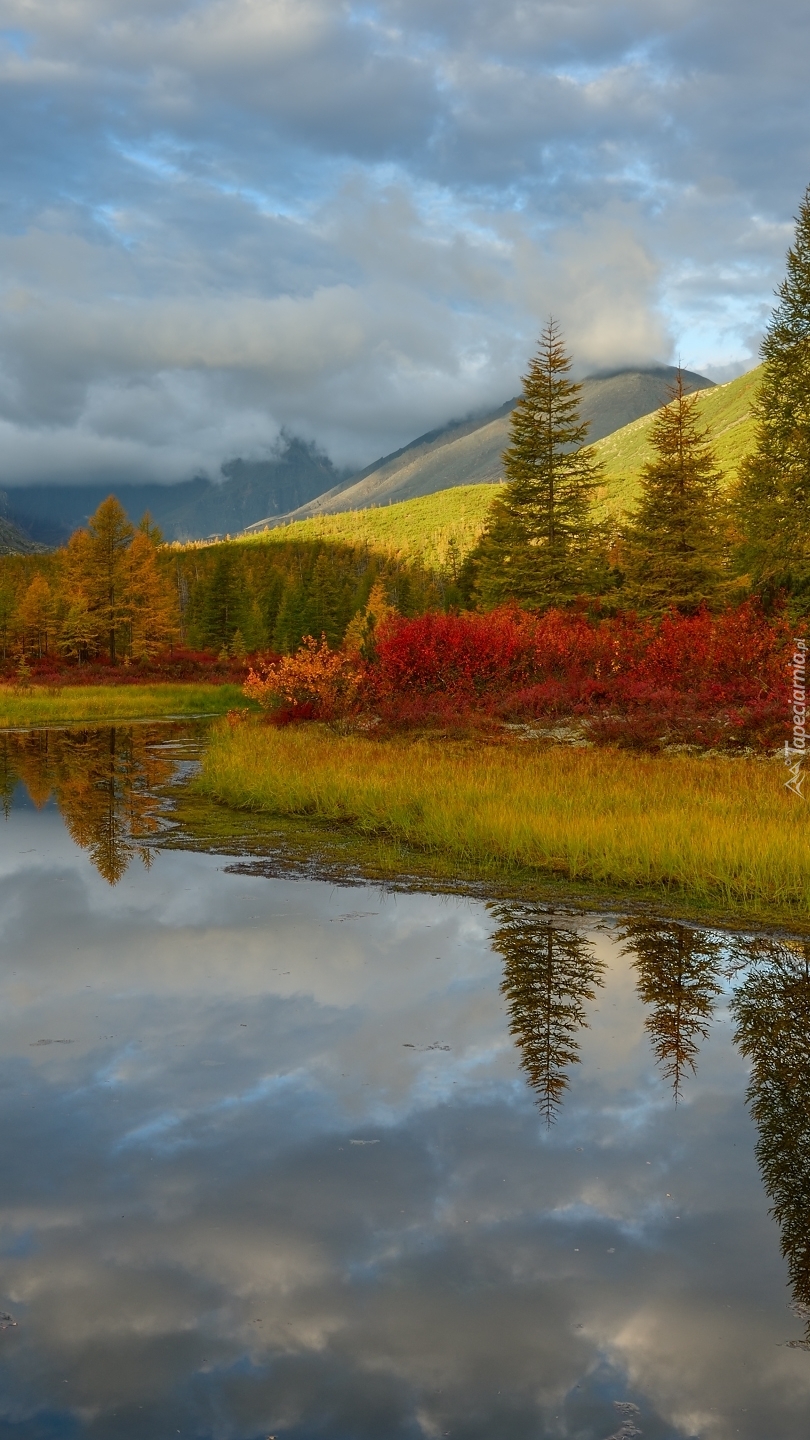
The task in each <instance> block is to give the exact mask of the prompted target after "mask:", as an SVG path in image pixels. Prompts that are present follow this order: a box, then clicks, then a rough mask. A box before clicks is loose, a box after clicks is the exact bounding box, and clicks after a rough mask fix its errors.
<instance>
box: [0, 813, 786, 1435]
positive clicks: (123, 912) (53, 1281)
mask: <svg viewBox="0 0 810 1440" xmlns="http://www.w3.org/2000/svg"><path fill="white" fill-rule="evenodd" d="M34 827H35V828H34ZM32 835H36V836H37V837H39V836H41V837H42V843H41V849H40V855H39V856H38V857H36V863H37V865H38V866H39V867H40V868H39V870H38V872H37V873H36V874H35V875H34V876H31V875H30V874H27V866H28V865H29V863H30V862H31V861H32V860H33V859H34V858H35V857H32V856H27V857H26V856H17V855H16V849H17V848H18V849H19V850H25V849H27V848H28V840H29V839H30V837H31V836H32ZM2 839H3V842H4V848H3V856H2V864H0V874H2V875H3V876H5V877H6V879H5V880H4V882H3V886H4V888H3V890H2V893H1V894H0V901H2V903H3V907H4V908H3V911H2V913H3V916H4V927H5V928H4V962H3V968H2V971H0V1002H1V1003H0V1147H2V1150H1V1152H0V1153H2V1154H3V1156H4V1178H3V1187H2V1208H1V1209H0V1251H2V1253H3V1256H4V1259H3V1272H2V1273H3V1281H2V1286H3V1289H2V1292H0V1309H8V1310H10V1311H11V1312H12V1313H14V1314H15V1318H17V1319H18V1321H19V1324H18V1328H17V1329H16V1330H13V1331H8V1332H4V1334H3V1336H2V1337H0V1340H2V1345H1V1346H0V1367H3V1366H5V1369H1V1368H0V1395H2V1396H3V1399H2V1401H0V1414H2V1415H3V1416H4V1417H6V1418H7V1423H8V1421H9V1420H10V1417H12V1416H13V1417H14V1419H15V1423H17V1424H19V1425H23V1426H25V1425H28V1426H29V1428H31V1427H32V1426H35V1425H39V1424H40V1420H39V1419H37V1420H36V1421H35V1420H34V1418H33V1417H35V1416H42V1415H43V1414H44V1413H45V1411H46V1409H48V1408H49V1407H50V1409H51V1411H52V1412H53V1413H55V1414H57V1415H59V1416H63V1415H64V1414H65V1412H66V1411H70V1412H71V1413H72V1414H73V1415H74V1416H76V1417H78V1418H77V1421H76V1424H77V1427H78V1429H79V1432H80V1433H88V1434H90V1433H92V1434H93V1435H94V1436H96V1435H98V1436H105V1437H106V1436H110V1437H118V1436H120V1435H121V1434H122V1433H132V1434H134V1435H137V1436H140V1435H143V1436H144V1437H146V1436H149V1437H150V1440H151V1436H153V1435H156V1434H164V1433H166V1434H172V1433H174V1431H175V1430H177V1429H180V1430H181V1433H196V1432H197V1431H199V1433H217V1434H222V1435H227V1436H231V1435H232V1436H236V1437H238V1436H245V1437H250V1436H253V1435H255V1434H257V1433H260V1432H262V1427H266V1428H265V1429H264V1430H263V1433H264V1434H272V1433H277V1432H279V1431H281V1432H282V1433H287V1434H290V1435H294V1436H300V1437H301V1440H303V1437H304V1436H306V1437H310V1436H311V1435H312V1434H314V1433H324V1434H341V1433H347V1434H352V1435H353V1436H358V1437H363V1440H365V1437H368V1440H379V1436H380V1435H386V1436H389V1435H390V1436H397V1435H400V1434H401V1435H403V1436H405V1435H410V1434H414V1433H423V1434H425V1435H434V1434H436V1435H439V1434H444V1433H445V1432H446V1431H447V1430H451V1432H452V1433H456V1434H457V1433H461V1434H463V1435H464V1436H469V1437H474V1440H478V1437H480V1440H485V1437H486V1440H490V1437H491V1436H492V1435H497V1434H504V1435H509V1436H510V1440H511V1437H512V1436H516V1437H524V1436H525V1437H526V1440H529V1437H530V1436H531V1437H534V1436H536V1435H537V1434H538V1433H548V1434H560V1435H564V1434H566V1433H569V1434H572V1435H573V1434H576V1435H577V1436H584V1437H587V1440H604V1436H606V1435H608V1434H613V1433H614V1432H615V1431H616V1430H617V1428H618V1425H619V1421H618V1420H617V1412H616V1411H615V1410H614V1408H613V1401H614V1400H619V1401H623V1402H624V1401H627V1402H628V1403H629V1402H632V1403H636V1404H638V1405H639V1406H640V1408H641V1418H640V1420H639V1428H640V1429H642V1430H643V1431H644V1433H645V1434H648V1435H652V1436H655V1435H660V1436H662V1437H663V1436H664V1435H667V1436H668V1435H670V1434H672V1435H679V1436H684V1437H685V1436H687V1435H690V1434H693V1433H695V1430H694V1428H692V1429H691V1430H690V1428H689V1426H690V1425H692V1426H693V1427H694V1425H695V1424H696V1423H697V1420H698V1419H700V1425H701V1426H702V1429H701V1431H700V1432H699V1433H706V1434H707V1435H711V1436H714V1435H715V1434H716V1435H717V1436H718V1440H721V1437H722V1440H725V1436H726V1434H729V1435H731V1434H733V1433H734V1432H735V1429H739V1431H740V1434H741V1435H742V1436H743V1437H748V1440H754V1437H757V1440H759V1436H760V1435H761V1434H771V1433H775V1432H776V1433H779V1435H780V1440H781V1437H782V1436H784V1437H785V1440H799V1437H800V1436H802V1435H803V1433H804V1418H805V1415H806V1404H807V1399H808V1388H810V1387H808V1383H807V1380H806V1373H807V1372H806V1357H803V1356H802V1355H800V1354H797V1353H796V1352H792V1351H789V1350H785V1349H779V1348H777V1345H776V1344H775V1343H774V1342H775V1341H776V1342H778V1341H780V1340H782V1339H783V1338H785V1337H786V1336H787V1335H788V1334H789V1333H791V1332H790V1326H791V1324H792V1323H793V1322H792V1321H791V1318H790V1317H789V1315H788V1314H787V1312H786V1311H785V1309H784V1295H783V1289H782V1287H783V1278H784V1277H783V1267H782V1265H781V1262H780V1260H779V1254H778V1238H777V1236H776V1234H775V1232H774V1228H773V1226H772V1225H771V1224H770V1222H769V1221H768V1219H767V1215H766V1203H765V1200H764V1197H763V1195H762V1192H761V1188H760V1185H759V1180H758V1177H757V1172H756V1166H755V1163H754V1160H753V1155H752V1144H753V1140H752V1132H751V1127H750V1123H749V1121H748V1119H747V1117H746V1115H745V1111H744V1108H743V1105H742V1089H743V1083H742V1067H741V1066H740V1065H739V1062H737V1061H736V1060H735V1059H734V1056H733V1053H732V1052H731V1050H730V1046H729V1039H728V1027H727V1025H725V1024H724V1023H723V1022H721V1021H718V1025H717V1028H716V1031H715V1033H714V1034H713V1035H712V1037H711V1039H710V1040H709V1042H707V1044H706V1047H705V1049H704V1052H703V1054H702V1055H701V1060H700V1065H699V1068H698V1074H697V1077H696V1078H695V1080H694V1081H693V1082H690V1085H689V1087H688V1093H687V1094H686V1095H685V1098H684V1103H683V1105H682V1106H681V1107H680V1108H679V1111H678V1113H677V1114H676V1113H675V1112H674V1111H673V1108H672V1106H671V1104H670V1103H669V1101H668V1099H667V1096H666V1091H665V1089H664V1087H663V1085H662V1083H661V1081H660V1079H659V1077H658V1076H657V1075H656V1070H655V1064H654V1057H653V1056H652V1054H651V1052H650V1049H649V1045H648V1041H647V1037H646V1036H645V1034H644V1028H643V1026H644V1012H643V1010H642V1007H641V1006H640V1004H639V1002H638V998H637V996H636V994H635V989H634V983H633V976H632V973H631V971H630V970H629V966H628V964H627V961H620V960H619V959H618V958H617V947H616V945H615V944H614V943H613V941H612V939H611V937H610V936H609V935H607V934H602V933H596V934H594V935H593V936H592V939H593V941H594V944H595V946H596V948H597V950H598V953H599V955H600V956H601V957H602V958H604V959H605V960H606V961H608V962H609V963H610V964H611V967H612V968H611V971H610V974H609V976H608V977H607V983H606V986H605V989H604V990H603V991H600V993H599V998H598V1000H597V1001H596V1002H595V1006H596V1008H595V1010H594V1013H593V1014H592V1015H591V1016H590V1028H589V1029H588V1030H587V1031H585V1032H583V1042H582V1063H581V1064H580V1065H579V1066H577V1067H575V1072H574V1073H573V1074H572V1080H571V1088H570V1091H569V1093H568V1097H567V1099H566V1102H565V1106H564V1109H563V1112H562V1116H561V1119H560V1122H559V1124H558V1125H557V1127H556V1128H555V1129H554V1130H553V1131H552V1132H551V1133H550V1134H549V1133H548V1132H546V1130H545V1127H544V1126H543V1125H542V1123H541V1121H540V1117H539V1116H538V1115H537V1112H536V1110H535V1108H534V1106H533V1102H532V1097H531V1094H530V1092H529V1091H528V1090H527V1088H526V1087H525V1084H524V1082H523V1080H522V1078H521V1076H520V1070H519V1064H518V1057H517V1056H516V1054H515V1052H514V1049H513V1048H512V1046H511V1044H510V1043H508V1039H507V1023H506V1014H505V1010H504V1006H503V1002H502V1000H501V998H500V996H499V993H498V985H499V981H500V974H501V971H500V964H499V961H498V959H497V957H495V956H493V955H492V953H491V952H490V950H489V948H488V943H487V933H488V924H489V922H488V920H487V917H486V915H485V913H484V911H483V910H482V909H480V908H479V907H478V906H477V905H475V904H473V903H471V902H468V901H463V900H459V901H456V900H436V899H432V898H430V897H426V896H419V895H414V896H401V895H400V896H382V895H377V894H375V895H374V898H373V901H372V900H371V899H369V900H368V902H364V903H358V893H359V892H357V891H356V890H354V891H351V892H348V893H347V892H343V893H341V892H340V891H339V890H337V889H335V888H334V887H331V886H328V885H310V884H302V883H296V882H279V881H273V882H268V881H264V880H257V879H252V878H248V877H243V876H237V875H227V874H223V873H222V870H221V864H222V862H221V861H218V860H217V859H216V858H215V857H208V856H193V855H184V854H178V853H171V854H167V855H163V856H161V857H160V858H159V859H158V861H157V862H156V864H155V866H154V867H153V870H152V872H151V873H150V874H148V875H147V874H145V873H144V872H141V871H140V870H139V869H138V867H137V866H133V867H132V869H131V871H130V872H129V873H128V875H127V876H125V877H124V879H123V880H122V881H121V883H120V886H119V887H118V888H117V889H116V891H115V892H111V891H109V889H108V888H107V887H106V886H105V885H104V883H103V882H102V881H100V880H98V878H97V877H95V875H94V874H93V872H92V869H91V867H90V866H89V864H88V863H87V862H86V860H84V859H83V858H82V857H81V856H80V855H78V854H76V853H73V854H72V853H71V852H70V851H69V849H68V848H67V847H66V846H65V845H64V844H63V842H62V840H61V838H60V835H59V821H58V817H56V816H50V815H45V816H40V817H36V818H35V819H34V820H33V821H32V820H31V818H30V817H28V816H24V815H23V816H20V817H18V816H16V815H13V816H12V819H11V822H10V823H9V825H8V826H7V827H6V828H5V829H4V831H3V835H2ZM48 876H50V879H51V881H52V882H54V883H49V881H48ZM12 880H13V882H14V885H15V893H17V895H18V896H19V895H20V894H21V895H22V901H21V902H20V903H17V904H15V905H14V906H13V907H12V908H11V909H6V908H5V900H6V898H7V896H8V884H9V881H12ZM56 880H59V881H60V882H61V883H60V884H59V886H58V888H57V886H56V884H55V882H56ZM43 881H44V882H45V883H43ZM34 882H36V883H34ZM26 886H29V887H30V888H26ZM37 893H38V894H39V896H40V903H39V905H38V906H37V904H36V903H35V896H36V894H37ZM353 910H366V911H376V912H378V913H376V914H373V915H365V916H362V917H356V918H354V919H346V920H344V921H343V922H342V923H340V924H336V923H334V917H335V916H339V915H345V914H347V912H351V911H353ZM65 917H67V918H65ZM585 933H588V932H587V928H585ZM436 957H440V958H439V959H437V958H436ZM23 970H24V979H23V980H21V978H20V972H22V971H23ZM13 971H17V972H18V974H17V976H13V975H12V974H11V972H13ZM286 971H289V972H290V973H289V975H286V974H285V973H284V972H286ZM86 987H89V988H86ZM614 1002H615V1003H616V1008H615V1009H614ZM54 1036H68V1037H70V1038H72V1039H73V1041H74V1043H73V1045H71V1046H70V1047H57V1046H50V1047H41V1048H32V1047H31V1043H30V1042H31V1041H34V1040H36V1039H38V1038H41V1037H54ZM102 1037H112V1038H102ZM405 1042H409V1044H411V1045H413V1046H414V1048H413V1049H410V1048H406V1046H405ZM435 1042H439V1043H440V1044H442V1045H449V1046H450V1047H451V1048H450V1050H448V1051H445V1050H430V1049H427V1048H420V1047H428V1046H430V1045H432V1044H434V1043H435ZM729 1067H731V1072H730V1073H731V1074H732V1075H733V1076H734V1083H733V1084H730V1083H729V1082H728V1074H729ZM352 1139H361V1140H377V1141H378V1142H379V1143H378V1144H375V1145H365V1146H353V1145H351V1143H350V1141H351V1140H352ZM648 1162H649V1164H648ZM667 1191H669V1192H671V1199H670V1200H667V1199H666V1198H665V1197H666V1192H667ZM676 1204H677V1208H675V1205H676ZM675 1215H680V1216H681V1219H680V1221H677V1222H676V1221H675V1218H674V1217H675ZM729 1304H730V1305H731V1306H732V1309H731V1310H729V1309H728V1308H727V1307H728V1305H729ZM65 1380H67V1384H65V1383H64V1381H65ZM577 1387H579V1388H577ZM139 1407H142V1408H139ZM769 1407H770V1409H769ZM744 1409H746V1410H747V1412H748V1413H747V1416H745V1417H742V1418H741V1412H742V1410H744ZM715 1414H719V1416H720V1417H721V1418H720V1419H714V1418H712V1416H713V1415H715ZM556 1415H560V1416H561V1417H567V1418H565V1419H563V1418H561V1419H560V1421H559V1422H557V1421H555V1419H554V1417H555V1416H556ZM700 1417H704V1418H700ZM732 1422H733V1423H732ZM60 1423H61V1421H60ZM65 1423H67V1422H65ZM724 1426H725V1429H724V1428H723V1427H724ZM417 1427H418V1428H417ZM565 1427H567V1428H565ZM712 1427H713V1428H712ZM769 1427H770V1428H769ZM32 1433H33V1431H32Z"/></svg>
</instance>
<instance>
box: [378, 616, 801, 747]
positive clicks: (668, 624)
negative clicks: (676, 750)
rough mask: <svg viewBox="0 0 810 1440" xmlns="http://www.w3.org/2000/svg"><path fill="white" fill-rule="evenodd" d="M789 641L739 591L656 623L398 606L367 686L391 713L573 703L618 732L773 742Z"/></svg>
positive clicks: (516, 714) (526, 709)
mask: <svg viewBox="0 0 810 1440" xmlns="http://www.w3.org/2000/svg"><path fill="white" fill-rule="evenodd" d="M792 648H793V647H792V634H791V630H790V628H789V626H788V624H787V622H786V621H785V620H783V619H781V618H777V619H775V620H768V619H766V618H765V617H764V616H763V615H762V613H761V612H760V611H759V610H758V608H757V607H756V605H754V604H750V603H749V604H745V605H742V606H740V607H738V608H737V609H734V610H727V611H725V612H724V613H722V614H720V615H711V614H709V613H708V612H707V611H703V612H700V613H699V614H697V615H691V616H682V615H674V614H673V615H668V616H666V617H665V618H664V619H663V620H661V621H659V622H654V621H652V620H639V619H638V618H637V617H636V616H634V615H619V616H617V617H613V618H610V619H606V620H591V619H588V618H586V617H585V616H583V615H580V614H572V613H570V612H565V611H555V610H551V611H548V612H547V613H546V614H545V615H540V616H537V615H529V614H526V613H525V612H522V611H519V610H512V609H504V610H494V611H491V612H490V613H488V614H485V615H478V614H464V615H437V614H431V615H423V616H420V617H419V618H418V619H415V620H403V619H400V618H396V619H394V620H393V621H389V622H388V623H387V624H386V625H385V626H383V627H382V628H381V632H380V634H379V637H378V640H377V654H376V658H375V661H374V662H373V664H371V665H370V666H368V667H367V670H366V674H365V679H364V692H365V693H364V698H365V700H366V703H367V704H369V705H371V706H373V707H374V708H376V709H377V710H378V711H379V712H380V713H381V714H382V715H383V717H384V718H385V719H386V720H388V721H389V723H394V724H418V723H423V724H424V723H428V722H429V723H437V722H438V723H448V722H449V720H450V719H451V717H455V718H456V719H459V717H461V716H463V715H464V714H467V715H469V714H470V713H472V712H473V711H474V712H475V713H476V714H478V715H487V714H489V715H493V716H498V717H500V718H501V719H506V720H527V719H532V718H535V719H539V718H541V717H544V716H545V717H554V716H561V715H574V716H584V717H588V719H589V722H590V731H591V733H592V734H593V735H594V737H595V738H597V737H598V738H602V739H605V740H607V739H611V740H615V741H616V742H617V743H622V744H634V745H652V744H657V743H664V742H679V741H680V742H685V743H692V744H701V745H716V744H723V745H751V744H756V743H759V744H776V743H778V742H779V740H780V739H781V738H783V737H784V734H785V730H786V726H787V723H788V706H787V699H788V694H789V688H790V675H789V659H790V655H791V653H792Z"/></svg>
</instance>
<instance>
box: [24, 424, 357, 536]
mask: <svg viewBox="0 0 810 1440" xmlns="http://www.w3.org/2000/svg"><path fill="white" fill-rule="evenodd" d="M222 475H223V478H222V480H221V481H219V482H213V481H211V480H207V479H202V478H200V477H198V478H196V479H193V480H187V481H182V482H181V483H180V484H178V485H157V484H141V485H119V484H116V483H114V482H111V483H109V484H102V483H94V484H92V485H64V484H62V485H60V484H58V483H54V484H52V485H28V486H17V487H11V486H8V488H7V490H6V492H5V498H4V503H3V506H2V513H3V514H4V516H5V517H6V520H7V521H8V522H10V523H11V525H12V526H16V527H18V529H19V530H20V531H22V532H23V537H28V540H34V541H38V542H40V543H41V544H44V545H61V544H63V543H64V542H65V540H67V538H68V536H69V535H70V534H72V532H73V531H74V530H76V529H78V528H79V527H80V526H82V525H85V524H86V523H87V519H88V517H89V516H90V515H92V513H93V511H94V510H95V509H96V508H97V506H98V505H99V504H100V503H101V501H102V500H104V499H106V497H107V496H108V495H109V494H110V493H114V494H115V495H117V497H118V499H119V500H120V501H121V504H122V505H123V506H124V508H125V509H126V511H127V513H128V514H129V516H130V518H131V519H132V520H133V521H138V520H139V519H140V517H141V516H142V515H143V513H144V511H146V510H148V511H149V513H150V515H151V516H152V518H153V519H154V520H155V521H156V522H157V524H158V525H159V526H160V528H161V530H162V531H163V533H164V535H165V537H166V539H167V540H196V539H202V538H205V537H206V536H208V535H225V534H234V533H236V532H238V531H240V530H243V529H244V528H245V527H246V526H248V525H250V524H251V523H252V522H253V521H255V520H258V519H260V518H262V517H264V516H268V515H269V516H273V515H280V514H283V513H285V512H286V511H289V510H294V509H295V508H296V507H298V506H301V505H303V504H305V503H306V502H307V501H308V500H310V499H312V498H313V497H314V496H316V495H320V494H322V492H323V491H324V490H325V489H328V488H330V487H334V485H335V484H336V483H339V481H340V480H341V478H345V472H341V471H339V470H337V469H336V468H335V466H334V465H333V464H332V462H331V460H330V459H329V457H328V456H327V455H324V454H323V452H322V451H321V450H319V449H318V448H317V447H316V446H315V445H311V444H308V443H307V442H306V441H304V440H299V439H297V438H296V437H295V436H292V437H289V436H288V437H284V440H283V442H282V444H281V446H280V447H279V450H278V453H277V454H276V455H275V456H273V457H272V458H270V459H268V460H241V459H236V460H231V461H229V462H228V463H227V464H225V465H223V467H222ZM21 538H22V537H21Z"/></svg>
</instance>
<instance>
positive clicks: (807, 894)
mask: <svg viewBox="0 0 810 1440" xmlns="http://www.w3.org/2000/svg"><path fill="white" fill-rule="evenodd" d="M784 778H785V774H784V769H783V767H782V765H781V763H780V762H778V761H757V760H748V759H739V758H737V759H725V758H721V757H711V756H706V757H692V756H683V755H663V756H645V755H634V754H628V753H626V752H620V751H612V750H604V749H567V748H562V747H552V748H542V747H539V746H535V745H533V744H528V743H519V742H514V743H509V744H505V745H487V744H483V743H474V742H469V743H466V742H465V743H458V742H456V743H447V742H442V741H439V740H411V741H407V740H388V741H375V740H373V739H368V738H360V737H357V736H348V737H341V736H337V735H334V734H332V733H331V732H329V731H327V730H325V729H321V728H316V727H313V726H307V727H301V728H290V729H284V730H274V729H271V728H269V727H260V726H256V725H253V724H246V725H244V726H240V727H238V728H237V729H236V730H234V731H229V730H226V729H225V727H224V726H222V727H220V726H217V727H215V730H214V732H213V734H212V736H211V740H210V746H209V748H208V750H207V752H206V754H205V757H204V761H203V769H202V774H201V776H200V778H199V780H198V781H197V782H196V785H197V788H198V789H199V790H200V791H201V792H203V793H205V794H207V795H209V796H210V797H211V798H214V799H216V800H218V801H220V802H223V803H225V804H227V805H229V806H233V807H237V808H242V809H248V810H258V811H265V812H268V813H271V814H275V815H286V816H295V815H299V816H300V815H311V816H314V817H320V818H322V819H324V820H332V821H336V820H339V821H344V822H349V823H350V824H351V825H352V826H353V827H354V828H355V830H356V831H357V832H359V833H360V834H363V835H366V836H371V835H376V836H381V837H387V838H389V839H394V840H397V841H402V842H405V843H406V844H408V845H411V846H416V847H420V848H422V849H425V850H428V851H433V852H435V853H436V854H441V855H442V856H444V857H451V858H453V859H455V860H456V861H457V862H458V864H459V866H460V867H462V866H464V865H469V866H474V867H475V868H476V869H478V870H480V869H482V868H483V869H484V870H491V871H492V872H493V873H495V872H501V873H503V872H504V871H507V872H508V871H521V872H523V873H525V872H527V871H528V872H531V873H534V874H535V875H537V876H541V875H557V876H564V877H566V878H567V879H569V880H572V881H587V882H596V883H598V884H600V885H610V886H622V887H643V888H644V889H645V890H646V891H649V890H650V889H653V890H656V891H659V892H661V893H663V892H670V893H677V894H679V895H680V896H682V897H686V898H689V899H692V900H697V901H700V902H701V903H704V904H706V903H708V904H714V905H718V904H719V905H721V906H724V907H728V906H734V907H740V908H742V909H744V910H746V911H756V910H762V909H766V910H768V911H774V910H779V911H781V912H791V913H793V914H794V915H797V916H798V915H801V916H806V915H807V913H808V911H809V910H810V842H809V841H808V830H807V820H808V813H807V809H806V806H805V802H804V801H802V800H801V799H799V798H798V797H797V796H795V795H792V794H790V793H789V792H788V791H787V790H786V789H785V788H784V783H783V782H784Z"/></svg>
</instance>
